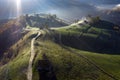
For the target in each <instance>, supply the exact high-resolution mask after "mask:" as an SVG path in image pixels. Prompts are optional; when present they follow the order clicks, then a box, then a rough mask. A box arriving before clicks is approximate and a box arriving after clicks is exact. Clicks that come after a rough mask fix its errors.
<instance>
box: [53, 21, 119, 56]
mask: <svg viewBox="0 0 120 80" xmlns="http://www.w3.org/2000/svg"><path fill="white" fill-rule="evenodd" d="M119 29H120V27H119V26H118V25H115V24H112V23H110V22H107V21H103V20H100V21H99V22H96V23H92V24H91V23H85V22H84V23H80V24H75V25H70V26H67V27H63V28H58V29H55V30H53V31H54V32H56V34H57V35H60V36H61V37H60V38H61V42H62V43H63V44H65V45H67V46H71V47H73V48H77V49H82V50H87V51H93V52H99V53H110V54H119V53H120V50H119V48H120V42H119V40H120V30H119Z"/></svg>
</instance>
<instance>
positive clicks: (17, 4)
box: [15, 0, 21, 16]
mask: <svg viewBox="0 0 120 80" xmlns="http://www.w3.org/2000/svg"><path fill="white" fill-rule="evenodd" d="M15 2H16V7H17V16H19V15H20V14H21V0H15Z"/></svg>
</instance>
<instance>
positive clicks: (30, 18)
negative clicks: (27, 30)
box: [25, 14, 68, 28]
mask: <svg viewBox="0 0 120 80" xmlns="http://www.w3.org/2000/svg"><path fill="white" fill-rule="evenodd" d="M25 17H26V23H27V25H29V26H31V27H39V28H43V27H44V26H48V27H61V26H66V25H68V24H67V22H66V21H64V20H62V19H59V18H58V17H57V16H56V15H51V14H27V15H26V16H25Z"/></svg>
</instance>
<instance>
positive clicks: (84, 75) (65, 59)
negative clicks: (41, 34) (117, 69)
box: [33, 40, 112, 80]
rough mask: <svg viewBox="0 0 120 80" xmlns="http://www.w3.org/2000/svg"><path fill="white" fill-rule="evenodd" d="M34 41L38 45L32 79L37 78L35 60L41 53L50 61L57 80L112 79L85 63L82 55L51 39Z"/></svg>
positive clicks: (39, 57) (40, 57)
mask: <svg viewBox="0 0 120 80" xmlns="http://www.w3.org/2000/svg"><path fill="white" fill-rule="evenodd" d="M36 43H37V44H39V45H37V46H36V52H37V57H36V60H35V64H36V65H34V78H33V79H34V80H38V72H37V68H36V66H37V61H38V60H42V59H43V58H42V55H43V54H45V55H46V56H47V57H48V59H49V60H50V62H51V63H52V65H53V67H54V71H55V73H56V76H57V79H58V80H112V79H111V78H110V77H108V76H107V75H105V74H103V73H102V72H100V71H99V70H98V69H97V68H96V67H95V66H93V65H91V64H89V63H87V62H86V60H84V59H83V58H82V57H79V56H77V55H75V54H73V53H72V52H70V51H68V50H66V49H64V48H62V47H61V46H60V45H59V44H56V43H54V42H53V41H50V40H45V41H39V40H38V41H37V42H36ZM86 53H87V52H86ZM88 54H89V53H88ZM90 54H91V53H90ZM35 75H37V76H35Z"/></svg>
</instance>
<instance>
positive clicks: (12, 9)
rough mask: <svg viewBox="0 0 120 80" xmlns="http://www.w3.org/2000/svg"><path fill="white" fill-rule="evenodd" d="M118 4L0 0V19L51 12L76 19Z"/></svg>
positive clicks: (93, 0)
mask: <svg viewBox="0 0 120 80" xmlns="http://www.w3.org/2000/svg"><path fill="white" fill-rule="evenodd" d="M17 1H20V3H19V5H18V3H17ZM118 4H120V0H0V19H2V18H11V17H16V16H18V15H20V14H26V13H27V14H29V13H52V14H57V15H58V16H59V17H61V18H64V19H77V18H81V17H82V16H86V15H88V14H93V15H94V14H97V11H98V10H99V9H107V8H113V7H114V6H116V5H118ZM18 7H19V9H18Z"/></svg>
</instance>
